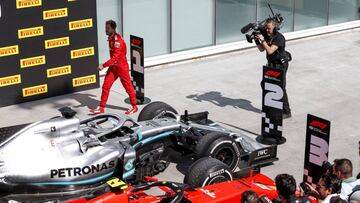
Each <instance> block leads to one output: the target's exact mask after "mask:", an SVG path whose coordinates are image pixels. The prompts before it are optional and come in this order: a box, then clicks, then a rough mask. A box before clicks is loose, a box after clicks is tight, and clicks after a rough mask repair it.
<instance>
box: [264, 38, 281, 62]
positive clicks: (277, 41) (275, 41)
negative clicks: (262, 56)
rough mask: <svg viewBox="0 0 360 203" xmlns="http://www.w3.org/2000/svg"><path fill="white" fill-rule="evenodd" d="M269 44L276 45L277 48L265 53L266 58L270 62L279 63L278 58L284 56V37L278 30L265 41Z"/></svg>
mask: <svg viewBox="0 0 360 203" xmlns="http://www.w3.org/2000/svg"><path fill="white" fill-rule="evenodd" d="M267 43H268V45H269V46H271V45H276V46H277V47H278V49H277V50H276V51H275V52H274V53H273V54H271V55H269V54H267V53H266V59H267V60H268V62H270V63H280V60H281V58H282V57H283V56H285V37H284V35H282V34H281V33H280V32H277V33H276V34H275V35H274V36H273V37H272V38H271V39H270V41H268V42H267Z"/></svg>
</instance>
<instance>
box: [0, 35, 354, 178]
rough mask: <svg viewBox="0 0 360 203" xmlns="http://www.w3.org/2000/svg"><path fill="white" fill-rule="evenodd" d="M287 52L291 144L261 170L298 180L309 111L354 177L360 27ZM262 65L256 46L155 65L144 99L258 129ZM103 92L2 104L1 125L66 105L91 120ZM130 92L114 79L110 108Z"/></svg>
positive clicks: (173, 173)
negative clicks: (326, 123)
mask: <svg viewBox="0 0 360 203" xmlns="http://www.w3.org/2000/svg"><path fill="white" fill-rule="evenodd" d="M287 49H288V50H289V51H290V52H291V53H292V55H293V61H292V62H291V63H290V67H289V71H288V78H287V90H288V95H289V101H290V105H291V108H292V115H293V117H292V118H290V119H286V120H285V121H284V125H283V132H284V136H285V137H286V138H287V142H286V143H285V144H283V145H281V146H279V149H278V157H279V159H280V160H279V161H278V162H276V163H275V164H273V165H270V166H267V167H265V168H263V169H262V171H263V172H264V173H265V174H267V175H269V176H270V177H275V176H276V175H277V174H279V173H290V174H292V175H294V176H295V178H296V179H297V180H298V181H301V179H302V173H303V162H304V161H303V160H304V145H305V126H306V116H307V114H308V113H310V114H314V115H317V116H320V117H323V118H325V119H328V120H330V121H331V125H332V126H331V139H330V152H329V156H330V160H333V159H334V158H349V159H351V160H352V161H353V165H354V171H355V173H356V174H357V173H358V172H359V170H360V167H359V164H360V161H359V154H358V142H359V140H360V133H359V131H358V127H359V124H360V116H359V114H360V104H359V99H360V81H359V80H360V57H359V56H360V55H359V53H360V29H356V30H350V31H345V32H341V33H335V34H329V35H322V36H319V37H313V38H308V39H301V40H296V41H290V42H288V43H287ZM265 62H266V61H265V56H264V53H259V52H258V51H257V49H255V48H253V49H248V50H244V51H239V52H232V53H227V54H222V55H217V56H212V57H206V58H199V59H194V60H191V61H187V62H182V63H176V64H170V65H163V66H158V67H153V68H150V69H147V70H146V76H145V80H146V82H145V83H146V84H145V85H146V88H145V89H146V90H145V91H146V96H148V97H149V98H151V99H152V100H153V101H164V102H167V103H169V104H171V105H172V106H174V107H175V108H176V109H177V110H179V111H183V110H185V109H187V110H189V112H199V111H209V112H210V117H211V118H212V119H213V120H215V121H221V122H223V123H227V124H231V125H234V126H237V127H239V128H242V129H245V130H246V131H250V132H254V133H255V134H260V122H261V114H260V112H261V88H260V85H259V83H260V79H261V72H262V65H263V64H264V63H265ZM94 68H96V66H94ZM100 93H101V89H100V88H99V89H95V90H89V91H84V92H78V93H74V94H69V95H63V96H59V97H54V98H49V99H44V100H40V101H34V102H29V103H24V104H20V105H13V106H8V107H4V108H0V115H1V119H0V127H3V126H9V125H15V124H22V123H29V122H33V121H37V120H41V119H47V118H50V117H53V116H55V115H58V112H57V109H58V108H60V107H63V106H71V107H73V108H74V109H75V110H76V111H78V117H80V118H86V117H88V115H87V109H88V107H95V106H96V105H97V104H98V103H99V96H100ZM126 96H127V95H126V93H125V91H124V89H123V88H122V87H121V84H120V82H117V83H116V84H115V85H114V87H113V89H112V91H111V96H110V99H109V106H108V109H107V112H112V113H118V114H123V113H124V110H125V109H126V108H127V104H125V103H124V99H125V98H126ZM133 117H134V118H136V117H137V114H135V115H133ZM179 161H180V162H181V161H182V160H179ZM183 161H186V160H183ZM182 169H183V168H182V166H181V164H178V165H177V164H171V165H170V167H169V168H168V169H167V170H166V171H165V172H164V173H163V174H161V175H159V176H158V177H160V178H161V179H167V180H173V181H182V178H183V175H182V173H181V172H179V170H180V171H183V170H182Z"/></svg>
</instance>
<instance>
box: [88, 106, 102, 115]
mask: <svg viewBox="0 0 360 203" xmlns="http://www.w3.org/2000/svg"><path fill="white" fill-rule="evenodd" d="M89 112H90V113H92V114H95V115H97V114H101V113H104V107H97V108H96V109H90V110H89Z"/></svg>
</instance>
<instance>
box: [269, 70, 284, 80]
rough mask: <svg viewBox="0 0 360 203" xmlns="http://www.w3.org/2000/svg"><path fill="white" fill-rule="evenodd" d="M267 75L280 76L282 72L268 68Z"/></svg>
mask: <svg viewBox="0 0 360 203" xmlns="http://www.w3.org/2000/svg"><path fill="white" fill-rule="evenodd" d="M265 75H267V76H272V77H276V78H277V77H279V76H280V75H281V72H277V71H273V70H268V71H266V73H265Z"/></svg>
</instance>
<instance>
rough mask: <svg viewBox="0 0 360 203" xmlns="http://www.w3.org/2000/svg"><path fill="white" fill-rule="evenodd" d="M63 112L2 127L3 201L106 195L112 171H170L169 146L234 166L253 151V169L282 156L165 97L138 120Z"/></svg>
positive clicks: (134, 175)
mask: <svg viewBox="0 0 360 203" xmlns="http://www.w3.org/2000/svg"><path fill="white" fill-rule="evenodd" d="M60 111H61V113H62V116H61V117H55V118H51V119H49V120H45V121H40V122H36V123H32V124H29V125H20V126H12V127H6V128H1V129H0V135H1V136H0V201H1V200H2V199H1V196H2V197H3V199H5V200H8V199H11V200H18V201H20V200H33V201H35V200H39V201H42V200H46V199H49V198H53V197H58V196H61V197H62V198H64V199H66V198H68V197H69V198H72V197H74V196H79V195H84V194H85V195H88V196H91V195H93V194H99V193H104V183H105V182H106V180H108V178H109V177H111V176H116V177H119V178H121V179H123V180H125V181H126V182H136V181H138V180H142V179H143V177H144V176H154V175H156V174H157V173H159V172H162V171H163V170H165V168H166V167H167V166H168V164H169V162H168V160H167V157H166V155H167V150H168V149H170V148H174V149H176V150H183V149H186V151H190V152H192V153H194V156H195V157H197V158H201V157H209V156H210V157H214V158H217V159H219V160H221V161H222V162H224V163H225V164H227V165H228V166H229V167H230V169H231V170H232V171H235V170H237V168H238V167H239V168H240V170H243V169H244V168H248V167H250V165H249V163H248V159H249V155H250V154H251V153H252V152H254V151H257V152H258V153H257V154H256V156H257V157H256V161H255V162H253V163H252V164H251V167H257V166H260V165H262V164H268V163H271V162H273V161H275V160H277V158H276V149H277V148H276V146H268V147H265V146H263V145H261V144H259V143H257V142H256V141H254V140H253V139H250V138H249V137H247V136H245V135H242V134H240V133H234V132H232V131H230V130H227V129H225V128H224V127H221V126H220V125H218V124H217V123H214V122H212V121H211V120H209V119H208V113H207V112H202V113H197V114H188V113H187V112H186V111H185V114H184V115H181V116H180V115H178V114H177V112H176V111H175V110H174V109H173V108H172V107H171V106H169V105H167V104H165V103H163V102H154V103H151V104H149V105H147V106H146V107H144V109H143V110H142V111H141V112H140V115H139V117H138V121H135V120H133V119H131V118H128V117H121V116H118V115H113V114H103V115H98V116H95V117H92V118H89V119H85V120H82V121H81V120H79V119H78V118H76V117H75V114H76V112H74V111H73V110H72V109H70V108H63V109H60ZM183 151H184V150H183ZM14 191H15V192H14Z"/></svg>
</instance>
